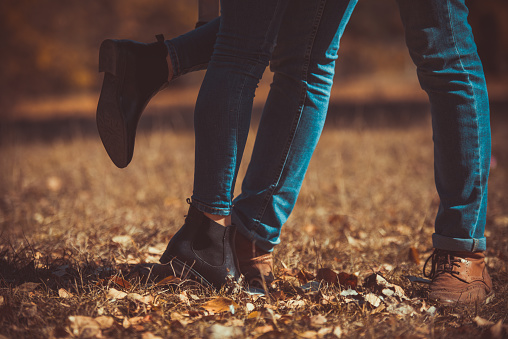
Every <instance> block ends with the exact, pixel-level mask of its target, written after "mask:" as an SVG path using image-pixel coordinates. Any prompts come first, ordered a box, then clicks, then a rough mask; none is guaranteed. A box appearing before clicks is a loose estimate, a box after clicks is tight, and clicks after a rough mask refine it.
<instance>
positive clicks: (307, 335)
mask: <svg viewBox="0 0 508 339" xmlns="http://www.w3.org/2000/svg"><path fill="white" fill-rule="evenodd" d="M317 336H318V333H317V332H316V331H305V332H303V333H299V334H298V337H302V338H306V339H313V338H317Z"/></svg>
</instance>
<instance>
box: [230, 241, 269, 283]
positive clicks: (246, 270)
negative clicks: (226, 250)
mask: <svg viewBox="0 0 508 339" xmlns="http://www.w3.org/2000/svg"><path fill="white" fill-rule="evenodd" d="M235 248H236V256H237V258H238V264H239V266H240V272H241V273H242V274H243V275H244V276H245V280H246V281H247V283H248V284H249V285H250V286H252V287H260V288H264V287H263V280H264V282H265V284H266V285H267V287H268V285H269V284H270V283H271V282H273V280H274V277H273V255H272V253H271V252H266V251H263V250H262V249H260V248H258V247H257V246H256V245H255V244H254V243H253V242H251V241H250V240H248V239H247V238H246V237H244V236H243V235H242V234H240V233H239V232H237V233H236V239H235Z"/></svg>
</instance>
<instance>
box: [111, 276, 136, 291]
mask: <svg viewBox="0 0 508 339" xmlns="http://www.w3.org/2000/svg"><path fill="white" fill-rule="evenodd" d="M109 281H111V282H112V283H114V284H116V285H118V286H120V287H121V288H125V289H126V290H129V289H130V288H131V283H130V282H128V281H127V280H125V279H124V278H122V277H118V276H112V277H110V278H109Z"/></svg>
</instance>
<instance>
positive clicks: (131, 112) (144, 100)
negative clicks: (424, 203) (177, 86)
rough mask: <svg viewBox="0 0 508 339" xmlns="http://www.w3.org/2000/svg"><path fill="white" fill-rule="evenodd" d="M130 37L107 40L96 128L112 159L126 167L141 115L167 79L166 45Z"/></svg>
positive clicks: (101, 59) (161, 40) (101, 55)
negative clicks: (133, 39) (127, 38)
mask: <svg viewBox="0 0 508 339" xmlns="http://www.w3.org/2000/svg"><path fill="white" fill-rule="evenodd" d="M157 40H158V42H154V43H150V44H144V43H140V42H135V41H131V40H111V39H108V40H104V41H103V42H102V44H101V47H100V51H99V72H104V81H103V83H102V90H101V95H100V98H99V103H98V105H97V116H96V119H97V128H98V130H99V135H100V137H101V140H102V143H103V144H104V148H105V149H106V151H107V153H108V155H109V157H110V158H111V160H112V161H113V163H114V164H115V165H116V166H118V167H120V168H123V167H126V166H127V165H128V164H129V162H130V161H131V159H132V154H133V152H134V139H135V137H136V127H137V125H138V121H139V118H140V117H141V114H142V113H143V110H144V109H145V107H146V105H147V104H148V102H149V101H150V99H151V98H152V97H153V96H154V95H155V94H156V93H157V92H159V91H160V90H161V89H162V88H164V87H165V86H166V85H167V83H168V73H169V69H168V64H167V60H166V56H167V55H168V49H167V46H166V45H165V43H164V37H163V36H162V35H158V36H157Z"/></svg>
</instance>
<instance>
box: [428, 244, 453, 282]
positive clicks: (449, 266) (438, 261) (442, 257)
mask: <svg viewBox="0 0 508 339" xmlns="http://www.w3.org/2000/svg"><path fill="white" fill-rule="evenodd" d="M429 261H431V266H430V273H428V274H427V272H426V268H427V264H428V263H429ZM460 262H462V261H461V258H459V257H456V256H454V255H453V253H452V252H449V251H443V250H439V249H435V250H434V252H432V254H431V255H430V257H428V258H427V260H426V261H425V264H424V265H423V276H424V277H427V278H430V279H434V278H435V277H437V276H438V275H440V274H443V273H450V274H451V275H454V276H458V275H459V274H460V272H457V271H454V270H453V268H454V267H460V264H459V263H460Z"/></svg>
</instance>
